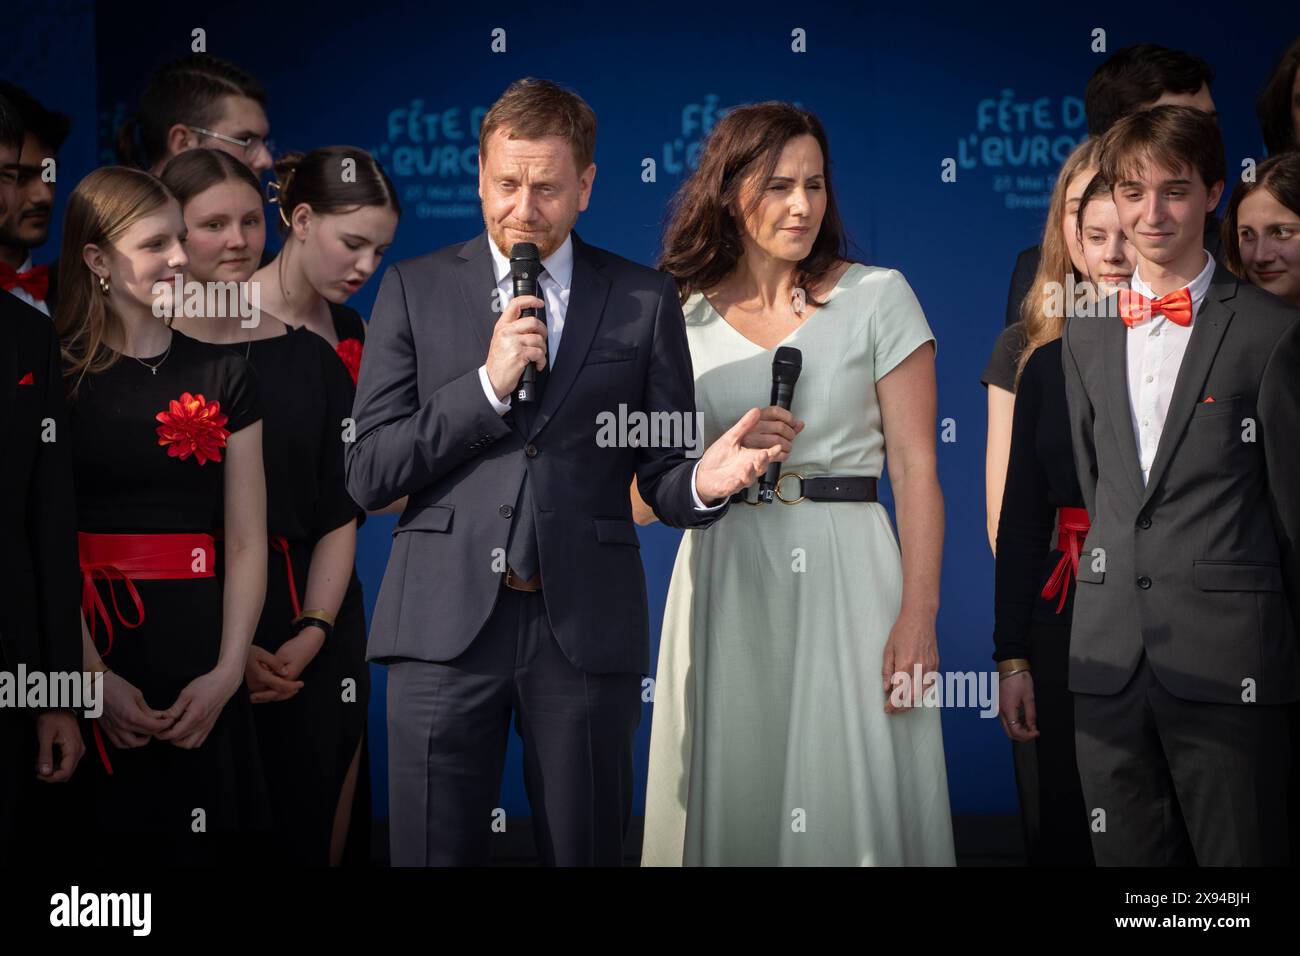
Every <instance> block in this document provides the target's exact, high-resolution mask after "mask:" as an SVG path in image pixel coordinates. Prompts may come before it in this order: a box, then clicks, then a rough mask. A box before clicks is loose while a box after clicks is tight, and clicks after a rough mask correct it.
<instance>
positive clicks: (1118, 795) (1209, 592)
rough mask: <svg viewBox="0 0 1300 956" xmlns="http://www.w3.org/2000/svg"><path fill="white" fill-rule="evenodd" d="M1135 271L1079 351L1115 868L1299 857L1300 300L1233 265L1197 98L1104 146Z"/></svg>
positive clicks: (1093, 702)
mask: <svg viewBox="0 0 1300 956" xmlns="http://www.w3.org/2000/svg"><path fill="white" fill-rule="evenodd" d="M1100 166H1101V175H1102V176H1104V177H1105V178H1106V180H1107V182H1109V183H1110V184H1111V189H1112V195H1113V196H1114V199H1115V205H1116V207H1117V209H1118V210H1119V217H1120V223H1121V225H1122V227H1123V229H1124V232H1125V235H1126V236H1127V237H1128V238H1129V240H1130V241H1131V242H1132V243H1133V245H1134V247H1135V248H1136V250H1137V270H1136V272H1135V273H1134V275H1133V280H1132V288H1131V289H1130V290H1122V291H1120V292H1119V293H1118V294H1117V299H1116V301H1114V302H1111V303H1108V304H1110V305H1114V306H1116V307H1117V310H1118V315H1119V317H1116V310H1115V309H1112V310H1109V311H1106V310H1101V311H1102V314H1103V315H1109V316H1111V317H1110V318H1089V317H1073V318H1071V319H1070V321H1069V323H1068V324H1067V326H1066V330H1065V338H1064V349H1063V352H1062V363H1063V366H1064V372H1065V379H1066V392H1067V397H1068V402H1069V409H1070V422H1071V431H1072V442H1073V445H1074V452H1075V460H1076V461H1075V463H1076V466H1077V468H1078V472H1079V479H1080V482H1081V484H1082V487H1083V495H1084V499H1085V502H1086V504H1087V508H1088V513H1089V516H1090V517H1091V520H1092V527H1091V530H1090V531H1089V533H1088V538H1087V541H1086V542H1085V545H1084V553H1083V555H1082V556H1081V558H1080V563H1079V573H1078V581H1079V588H1078V592H1077V595H1076V598H1075V607H1074V621H1073V631H1072V636H1071V646H1070V689H1071V690H1072V691H1074V692H1075V732H1076V741H1077V752H1078V761H1079V772H1080V777H1081V778H1082V781H1083V791H1084V797H1085V802H1086V806H1087V808H1088V813H1089V815H1090V823H1091V826H1092V844H1093V850H1094V853H1095V855H1096V859H1097V862H1098V864H1101V865H1147V866H1152V865H1155V866H1167V865H1180V864H1188V863H1199V864H1201V865H1218V866H1223V865H1260V864H1276V863H1283V862H1285V861H1286V855H1287V850H1286V846H1287V826H1288V822H1287V812H1286V780H1287V764H1288V761H1289V756H1290V755H1289V744H1288V741H1289V736H1288V730H1287V711H1286V708H1285V706H1284V705H1285V704H1286V703H1288V702H1290V701H1295V700H1297V699H1300V654H1298V653H1297V642H1296V623H1297V621H1300V561H1298V560H1297V559H1298V557H1300V556H1298V555H1297V553H1296V546H1297V543H1298V542H1300V446H1297V443H1296V435H1297V433H1300V322H1297V319H1300V310H1297V309H1295V308H1293V307H1292V306H1289V305H1287V304H1286V303H1285V302H1283V301H1282V300H1280V299H1277V298H1274V297H1273V296H1271V295H1269V294H1268V293H1267V292H1263V291H1261V290H1259V289H1256V288H1254V287H1253V286H1250V285H1248V284H1245V283H1242V282H1239V281H1238V280H1237V278H1236V277H1234V276H1233V275H1232V274H1231V273H1229V272H1227V271H1226V270H1224V269H1223V268H1222V267H1218V266H1216V264H1215V262H1214V260H1213V258H1212V257H1211V256H1210V255H1209V253H1208V252H1206V250H1205V249H1204V248H1203V243H1202V228H1203V226H1204V222H1205V217H1206V216H1207V215H1209V214H1210V213H1211V212H1213V210H1214V209H1215V207H1216V206H1217V204H1218V200H1219V196H1220V194H1221V192H1222V189H1223V180H1224V176H1225V169H1224V158H1223V142H1222V139H1221V138H1220V135H1219V128H1218V125H1217V124H1216V123H1215V121H1214V120H1213V118H1212V117H1210V116H1208V115H1207V114H1205V113H1204V112H1201V111H1199V110H1195V109H1192V108H1189V107H1186V106H1159V107H1156V108H1154V109H1152V110H1149V111H1146V112H1143V113H1137V114H1132V115H1129V116H1126V117H1124V118H1123V119H1121V120H1120V121H1119V122H1117V123H1116V124H1115V126H1113V127H1112V128H1111V129H1110V131H1109V132H1108V133H1107V134H1106V136H1105V138H1104V139H1103V140H1102V144H1101V159H1100Z"/></svg>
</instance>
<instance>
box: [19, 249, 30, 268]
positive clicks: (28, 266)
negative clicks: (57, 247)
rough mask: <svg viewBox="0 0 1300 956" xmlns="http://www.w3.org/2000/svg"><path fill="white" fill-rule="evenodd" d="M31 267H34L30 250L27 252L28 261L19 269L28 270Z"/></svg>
mask: <svg viewBox="0 0 1300 956" xmlns="http://www.w3.org/2000/svg"><path fill="white" fill-rule="evenodd" d="M31 267H32V254H31V253H30V252H29V253H27V261H26V262H24V263H23V264H22V265H20V266H19V267H18V271H19V272H26V271H27V270H28V269H30V268H31Z"/></svg>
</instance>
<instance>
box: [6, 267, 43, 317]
mask: <svg viewBox="0 0 1300 956" xmlns="http://www.w3.org/2000/svg"><path fill="white" fill-rule="evenodd" d="M31 267H32V257H31V256H30V255H29V256H28V257H27V261H26V262H24V263H23V264H22V265H20V266H19V267H18V271H19V272H26V271H27V270H28V269H30V268H31ZM9 294H10V295H12V296H14V297H15V298H19V299H22V300H23V301H24V302H26V303H27V304H28V305H30V306H31V307H32V308H34V309H40V310H41V311H42V312H44V313H45V314H46V315H49V314H50V307H49V306H48V305H46V304H45V300H44V299H34V298H32V295H31V293H30V292H28V291H27V290H26V289H24V288H23V287H22V286H17V285H16V286H14V287H13V288H12V289H10V290H9Z"/></svg>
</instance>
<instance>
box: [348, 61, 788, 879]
mask: <svg viewBox="0 0 1300 956" xmlns="http://www.w3.org/2000/svg"><path fill="white" fill-rule="evenodd" d="M595 129H596V124H595V116H594V114H592V112H591V109H590V107H589V106H587V104H586V103H585V102H583V101H582V100H581V98H579V97H578V96H577V95H576V94H574V93H572V92H571V91H568V90H564V89H561V88H560V87H558V86H556V85H555V84H553V83H549V82H546V81H537V80H521V81H518V82H516V83H514V84H512V85H511V86H510V88H509V89H507V90H506V92H505V93H504V94H503V96H502V97H501V98H500V99H499V100H498V101H497V103H496V104H495V105H494V106H493V107H492V109H491V111H490V112H489V113H488V114H487V115H486V116H485V117H484V120H483V123H482V126H481V132H480V140H479V195H480V197H481V198H482V201H483V217H484V222H485V224H486V227H487V228H486V232H484V233H481V234H479V235H478V236H476V237H475V238H474V239H471V240H470V241H469V242H465V243H458V244H455V245H452V246H448V247H446V248H444V249H440V250H438V251H436V252H433V253H430V254H428V255H426V256H422V257H420V258H417V259H412V260H408V261H406V262H401V263H398V264H397V265H395V266H393V267H392V268H390V269H389V270H388V271H387V273H386V274H385V276H384V278H383V281H382V283H381V286H380V289H379V294H378V298H377V300H376V303H375V308H374V313H373V316H372V318H371V320H370V325H369V332H368V336H367V342H366V356H365V361H364V363H363V365H362V369H361V375H360V381H359V383H358V391H357V398H356V404H355V408H354V413H353V415H354V418H355V421H356V441H355V443H353V444H351V445H350V446H349V448H348V454H347V483H348V490H349V491H350V492H351V494H352V496H353V497H354V498H355V499H356V500H357V502H358V503H359V504H361V505H362V506H363V507H366V508H375V507H379V506H382V505H384V504H387V503H388V502H390V501H393V500H395V499H397V498H400V497H401V496H403V495H409V496H410V500H409V504H408V506H407V508H406V510H405V512H404V513H403V515H402V517H401V519H400V520H399V521H398V524H397V528H396V530H395V532H394V538H393V550H392V555H391V557H390V559H389V564H388V569H387V572H386V573H385V576H384V583H383V587H382V589H381V591H380V594H379V600H378V605H377V607H376V609H375V614H374V620H373V622H372V629H371V635H370V646H369V656H370V659H371V660H377V661H381V662H384V663H387V664H388V665H389V678H388V724H389V768H390V789H391V799H390V810H391V812H390V827H391V845H392V860H393V863H394V864H395V865H447V864H452V865H458V864H480V863H483V862H485V861H486V859H487V857H488V851H489V847H490V841H491V839H492V835H493V833H494V832H500V831H501V830H503V829H504V826H505V819H504V816H503V813H502V811H500V810H499V809H497V800H498V795H499V790H500V780H501V771H502V763H503V760H504V756H505V751H506V741H507V735H508V733H509V724H510V717H511V714H512V713H513V714H514V716H515V726H516V729H517V731H518V732H519V735H520V737H521V738H522V740H523V747H524V779H525V783H526V786H527V789H528V797H529V802H530V804H531V805H532V808H533V825H534V836H535V840H536V843H537V847H538V852H539V855H540V857H541V859H542V860H543V862H544V863H547V864H559V865H574V864H599V865H618V864H619V863H620V862H621V860H622V857H623V839H624V835H625V833H626V831H627V826H628V823H629V821H630V818H631V807H632V787H633V772H632V746H633V735H634V733H635V730H636V727H637V724H638V723H639V721H640V713H641V696H640V691H641V686H640V685H641V677H642V675H643V674H645V673H646V672H647V671H648V669H649V650H648V649H649V641H648V620H647V609H646V592H645V579H644V572H643V569H642V566H641V559H640V552H639V550H638V548H639V544H638V538H637V532H636V528H635V526H634V525H633V523H632V516H631V499H630V494H629V488H630V485H631V482H632V479H633V476H635V477H636V479H637V484H638V488H639V490H640V493H641V495H642V496H643V497H644V498H645V500H646V501H647V502H648V503H649V504H650V505H651V506H652V507H653V508H654V510H655V513H656V514H657V515H659V517H660V518H661V519H663V520H664V522H665V523H667V524H669V525H672V526H675V527H691V528H703V527H706V526H707V525H709V524H710V523H712V522H713V521H715V520H717V518H718V517H719V516H720V515H721V514H722V513H723V512H724V511H725V509H726V499H727V496H729V495H730V494H732V493H733V492H736V491H739V490H741V489H742V488H745V487H747V486H748V485H749V484H751V483H752V482H753V481H754V480H755V479H756V478H757V477H758V476H759V475H760V474H762V472H763V471H764V470H765V469H766V466H767V464H768V462H769V461H771V460H775V459H776V458H777V457H778V456H779V455H780V449H779V447H774V448H769V449H754V448H742V447H741V445H740V439H741V437H742V436H743V435H744V433H745V432H746V431H747V430H748V429H749V428H751V427H752V426H753V425H754V424H755V422H756V421H757V418H758V412H759V410H758V409H753V410H751V412H750V413H749V414H748V415H747V416H745V418H743V419H742V420H741V421H740V422H738V423H737V424H736V426H735V427H733V428H732V429H731V430H730V431H729V432H728V433H727V434H725V435H724V436H723V437H722V438H721V439H719V441H718V442H716V443H715V444H714V445H713V446H711V447H710V448H709V449H708V450H707V451H705V452H704V454H703V455H702V456H701V457H700V458H699V459H698V461H692V460H690V459H689V458H688V456H687V450H686V449H685V448H684V447H683V441H682V439H681V437H678V438H676V439H673V440H670V441H666V442H665V441H654V442H651V443H649V444H638V445H633V444H632V443H631V441H626V440H620V441H617V442H615V443H614V445H615V447H608V445H609V443H608V442H604V441H601V440H599V438H598V417H599V416H602V415H603V414H604V413H610V414H614V415H616V416H618V417H619V418H620V419H622V417H623V415H624V414H626V415H628V416H629V419H628V420H629V421H630V420H631V416H638V415H643V414H644V415H648V416H650V420H652V421H653V420H656V419H655V418H654V416H657V415H661V414H666V415H669V416H674V417H678V419H679V420H681V419H690V420H691V421H692V422H693V421H694V418H695V414H694V412H695V403H694V381H693V376H692V372H691V360H690V353H689V351H688V349H687V343H686V328H685V323H684V320H683V318H682V311H681V306H680V304H679V300H678V295H677V290H676V285H675V283H674V282H673V280H672V279H671V277H669V276H666V275H664V274H662V273H659V272H656V271H654V270H652V269H649V268H646V267H644V266H641V265H638V264H636V263H633V262H630V261H628V260H626V259H623V258H621V257H619V256H616V255H614V254H612V253H609V252H606V251H604V250H601V249H598V248H596V247H594V246H591V245H588V244H587V243H586V242H584V241H583V240H582V239H580V238H579V237H578V235H577V233H576V232H573V231H572V227H573V224H574V222H575V221H576V219H577V215H578V213H579V212H580V211H582V210H584V209H586V207H587V203H588V199H589V196H590V192H591V186H592V182H593V179H594V177H595V170H596V167H595V164H594V163H592V161H591V159H592V155H593V152H594V148H595ZM521 242H529V243H533V244H535V245H536V246H537V247H538V250H539V253H540V259H541V266H542V269H543V272H542V273H541V274H540V276H539V283H538V284H539V294H538V296H519V297H514V298H512V297H511V294H512V289H513V287H512V283H511V276H510V264H509V262H508V256H509V254H510V252H511V249H512V247H513V245H514V244H515V243H521ZM503 302H508V304H507V305H505V306H504V308H503V307H502V303H503ZM525 308H537V309H539V310H542V312H541V313H539V314H543V315H544V321H543V320H542V319H539V318H530V317H527V316H521V314H520V313H521V310H522V309H525ZM529 363H532V364H533V365H534V367H535V368H536V369H537V370H538V371H537V378H538V387H539V390H540V392H541V395H540V398H539V399H538V400H537V401H536V402H535V403H531V404H529V403H524V402H521V401H519V397H518V395H517V394H514V393H515V387H516V383H517V382H518V381H519V379H520V373H521V372H522V370H523V369H524V367H525V366H526V365H527V364H529ZM766 385H767V383H766V382H756V383H755V388H756V390H758V391H759V392H761V390H762V389H764V388H765V387H766ZM697 453H698V452H697Z"/></svg>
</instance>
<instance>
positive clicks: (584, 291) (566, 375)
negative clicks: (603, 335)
mask: <svg viewBox="0 0 1300 956" xmlns="http://www.w3.org/2000/svg"><path fill="white" fill-rule="evenodd" d="M608 296H609V279H607V278H606V277H605V276H604V275H603V274H602V273H601V271H600V268H599V267H598V266H597V264H596V260H595V257H594V256H593V255H592V254H591V251H590V249H589V248H588V246H587V244H586V243H584V242H583V241H582V240H581V239H579V238H578V233H577V232H576V231H574V232H573V278H572V280H571V281H570V285H569V308H568V311H567V312H565V314H564V334H563V335H562V336H560V349H559V351H558V352H557V353H556V355H555V366H554V367H553V368H552V369H551V374H550V375H548V376H547V379H546V388H545V389H544V390H543V392H542V400H541V403H540V404H539V406H538V409H537V414H536V416H535V417H534V418H533V421H532V423H531V427H530V430H529V438H530V439H531V438H535V437H536V436H537V433H538V432H540V431H541V430H542V429H543V428H545V427H546V423H547V422H548V421H550V420H551V416H552V415H553V414H555V410H556V409H557V408H559V406H560V403H561V402H562V401H564V396H565V395H566V394H568V391H569V387H570V386H572V385H573V383H574V380H575V379H577V377H578V369H580V368H581V367H582V362H583V359H585V358H586V357H587V350H588V349H589V348H590V347H591V340H592V338H593V337H594V336H595V334H596V327H597V326H598V325H600V316H601V313H602V312H604V311H605V299H606V298H607V297H608Z"/></svg>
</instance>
